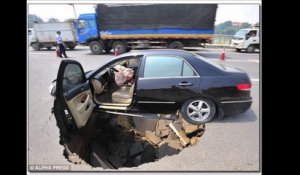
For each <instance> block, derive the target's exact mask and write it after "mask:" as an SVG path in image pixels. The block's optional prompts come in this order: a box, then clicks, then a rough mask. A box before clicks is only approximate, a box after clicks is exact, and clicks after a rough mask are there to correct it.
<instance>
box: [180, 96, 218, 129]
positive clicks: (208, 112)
mask: <svg viewBox="0 0 300 175" xmlns="http://www.w3.org/2000/svg"><path fill="white" fill-rule="evenodd" d="M181 113H182V116H183V118H184V119H185V120H186V121H187V122H189V123H191V124H195V125H199V124H203V123H206V122H209V121H211V120H212V119H213V118H214V116H215V114H216V106H215V104H214V103H213V102H212V101H211V100H209V99H205V98H196V99H190V100H188V101H186V102H184V103H183V105H182V107H181Z"/></svg>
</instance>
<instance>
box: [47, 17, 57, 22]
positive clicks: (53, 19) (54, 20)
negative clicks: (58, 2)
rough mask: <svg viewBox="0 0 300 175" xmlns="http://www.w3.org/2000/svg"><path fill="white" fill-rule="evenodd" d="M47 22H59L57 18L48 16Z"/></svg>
mask: <svg viewBox="0 0 300 175" xmlns="http://www.w3.org/2000/svg"><path fill="white" fill-rule="evenodd" d="M48 22H50V23H55V22H59V20H58V19H56V18H50V19H49V20H48Z"/></svg>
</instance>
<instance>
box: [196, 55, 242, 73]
mask: <svg viewBox="0 0 300 175" xmlns="http://www.w3.org/2000/svg"><path fill="white" fill-rule="evenodd" d="M195 56H196V57H197V58H199V59H201V60H202V61H205V62H206V63H208V64H210V65H212V66H214V67H216V68H218V69H221V70H223V71H227V72H240V71H241V70H239V69H237V68H234V67H230V66H227V65H220V64H217V63H215V62H212V61H210V60H209V59H207V58H204V57H202V56H200V55H195Z"/></svg>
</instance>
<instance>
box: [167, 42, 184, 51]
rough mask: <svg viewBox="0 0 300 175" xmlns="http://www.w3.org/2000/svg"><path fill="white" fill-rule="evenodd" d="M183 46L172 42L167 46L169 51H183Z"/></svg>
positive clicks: (180, 43)
mask: <svg viewBox="0 0 300 175" xmlns="http://www.w3.org/2000/svg"><path fill="white" fill-rule="evenodd" d="M183 47H184V46H183V44H182V42H180V41H173V42H171V43H170V44H169V46H168V48H170V49H181V50H182V49H183Z"/></svg>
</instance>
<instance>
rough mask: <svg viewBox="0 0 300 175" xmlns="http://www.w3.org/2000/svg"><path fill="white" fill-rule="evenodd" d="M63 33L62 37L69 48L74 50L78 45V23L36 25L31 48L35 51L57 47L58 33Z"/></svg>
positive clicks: (34, 25)
mask: <svg viewBox="0 0 300 175" xmlns="http://www.w3.org/2000/svg"><path fill="white" fill-rule="evenodd" d="M58 30H59V31H60V32H61V36H62V38H63V41H64V43H65V45H66V47H67V48H69V49H74V48H75V46H76V45H77V43H78V40H77V32H76V23H75V21H69V22H56V23H35V24H33V28H32V29H31V32H32V33H31V37H30V40H29V44H30V46H32V48H33V49H34V50H40V49H41V48H47V49H49V50H50V49H51V48H52V47H55V46H56V39H55V38H56V32H57V31H58Z"/></svg>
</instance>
